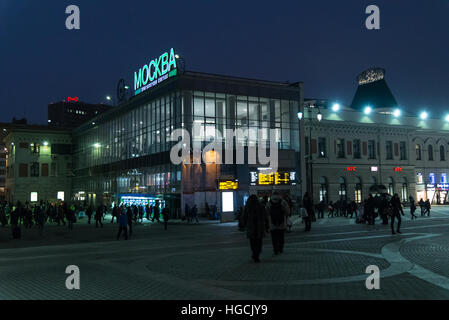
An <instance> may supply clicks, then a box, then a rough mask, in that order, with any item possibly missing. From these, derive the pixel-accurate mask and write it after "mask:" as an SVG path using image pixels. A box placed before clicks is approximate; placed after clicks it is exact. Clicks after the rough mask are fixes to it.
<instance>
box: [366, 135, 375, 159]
mask: <svg viewBox="0 0 449 320" xmlns="http://www.w3.org/2000/svg"><path fill="white" fill-rule="evenodd" d="M375 144H376V142H375V141H374V140H368V159H376V146H375Z"/></svg>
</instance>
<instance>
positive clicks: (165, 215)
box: [162, 207, 170, 230]
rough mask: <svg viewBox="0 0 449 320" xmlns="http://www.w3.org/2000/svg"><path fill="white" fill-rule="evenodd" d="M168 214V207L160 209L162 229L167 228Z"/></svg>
mask: <svg viewBox="0 0 449 320" xmlns="http://www.w3.org/2000/svg"><path fill="white" fill-rule="evenodd" d="M169 216H170V210H169V209H168V207H165V208H164V209H162V219H164V229H165V230H167V227H168V219H169Z"/></svg>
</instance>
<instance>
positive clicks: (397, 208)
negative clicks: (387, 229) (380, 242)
mask: <svg viewBox="0 0 449 320" xmlns="http://www.w3.org/2000/svg"><path fill="white" fill-rule="evenodd" d="M390 204H391V212H392V214H391V233H392V234H396V233H401V230H400V229H401V214H400V213H402V215H404V212H403V211H402V205H401V200H400V199H399V196H398V194H397V193H395V194H394V196H393V198H391V200H390ZM395 218H396V219H397V220H398V227H397V229H396V232H394V219H395Z"/></svg>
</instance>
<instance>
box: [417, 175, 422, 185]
mask: <svg viewBox="0 0 449 320" xmlns="http://www.w3.org/2000/svg"><path fill="white" fill-rule="evenodd" d="M416 181H417V182H418V183H423V178H422V173H418V174H417V175H416Z"/></svg>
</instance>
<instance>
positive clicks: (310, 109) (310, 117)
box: [298, 105, 323, 201]
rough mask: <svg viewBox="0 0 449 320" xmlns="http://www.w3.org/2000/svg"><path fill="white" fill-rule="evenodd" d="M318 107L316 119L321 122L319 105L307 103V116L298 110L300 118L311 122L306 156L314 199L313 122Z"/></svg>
mask: <svg viewBox="0 0 449 320" xmlns="http://www.w3.org/2000/svg"><path fill="white" fill-rule="evenodd" d="M314 109H317V110H318V113H317V115H316V119H317V121H318V122H321V120H323V115H322V114H321V111H320V109H319V108H318V107H315V106H314V105H305V106H304V111H305V110H307V116H305V112H298V119H299V121H301V120H303V119H304V120H306V119H307V120H308V122H309V138H308V144H309V148H308V150H307V152H308V155H307V157H306V168H307V169H306V171H307V174H306V175H307V192H308V193H309V195H310V197H311V198H312V201H313V158H312V124H313V110H314Z"/></svg>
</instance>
